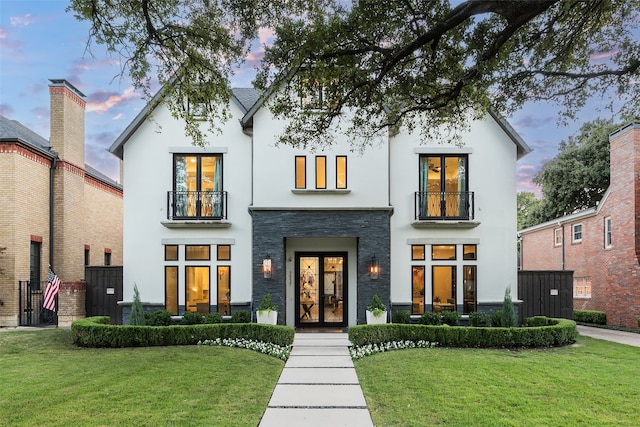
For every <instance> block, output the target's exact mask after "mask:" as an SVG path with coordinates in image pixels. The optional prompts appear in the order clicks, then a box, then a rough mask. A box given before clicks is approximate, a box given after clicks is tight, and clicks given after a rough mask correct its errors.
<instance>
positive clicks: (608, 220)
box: [604, 216, 611, 248]
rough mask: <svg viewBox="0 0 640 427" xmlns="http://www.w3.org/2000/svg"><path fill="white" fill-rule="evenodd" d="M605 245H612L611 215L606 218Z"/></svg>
mask: <svg viewBox="0 0 640 427" xmlns="http://www.w3.org/2000/svg"><path fill="white" fill-rule="evenodd" d="M604 247H605V248H610V247H611V217H610V216H608V217H606V218H605V219H604Z"/></svg>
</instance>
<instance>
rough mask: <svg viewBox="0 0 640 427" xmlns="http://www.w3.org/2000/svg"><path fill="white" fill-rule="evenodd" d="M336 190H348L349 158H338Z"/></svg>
mask: <svg viewBox="0 0 640 427" xmlns="http://www.w3.org/2000/svg"><path fill="white" fill-rule="evenodd" d="M336 188H337V189H344V188H347V156H336Z"/></svg>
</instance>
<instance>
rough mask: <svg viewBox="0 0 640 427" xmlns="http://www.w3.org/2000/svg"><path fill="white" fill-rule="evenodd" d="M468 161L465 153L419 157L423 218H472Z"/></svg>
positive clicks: (421, 213)
mask: <svg viewBox="0 0 640 427" xmlns="http://www.w3.org/2000/svg"><path fill="white" fill-rule="evenodd" d="M467 162H468V158H467V156H466V155H424V156H420V163H419V168H420V170H419V177H420V183H419V192H418V203H419V206H418V210H419V212H418V216H419V217H420V218H469V208H470V200H469V192H468V186H469V185H468V179H467V174H468V172H467Z"/></svg>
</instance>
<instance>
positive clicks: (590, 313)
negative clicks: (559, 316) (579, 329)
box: [573, 310, 607, 325]
mask: <svg viewBox="0 0 640 427" xmlns="http://www.w3.org/2000/svg"><path fill="white" fill-rule="evenodd" d="M573 320H575V321H576V322H580V323H591V324H592V325H606V324H607V313H605V312H604V311H596V310H573Z"/></svg>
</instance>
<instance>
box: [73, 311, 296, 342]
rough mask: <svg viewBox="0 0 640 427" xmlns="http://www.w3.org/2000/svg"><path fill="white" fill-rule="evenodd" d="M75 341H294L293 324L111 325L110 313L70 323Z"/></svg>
mask: <svg viewBox="0 0 640 427" xmlns="http://www.w3.org/2000/svg"><path fill="white" fill-rule="evenodd" d="M71 331H72V334H73V342H74V344H75V345H77V346H79V347H97V348H99V347H113V348H117V347H152V346H162V345H195V344H197V343H198V342H199V341H204V340H215V339H216V338H220V339H225V338H244V339H247V340H252V341H259V342H265V343H272V344H276V345H279V346H283V347H284V346H289V345H291V344H293V337H294V335H295V329H294V328H292V327H290V326H280V325H263V324H258V323H213V324H198V325H174V326H130V325H111V324H110V319H109V317H107V316H96V317H88V318H86V319H81V320H76V321H75V322H73V323H72V325H71Z"/></svg>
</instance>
